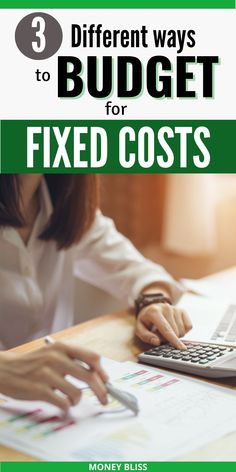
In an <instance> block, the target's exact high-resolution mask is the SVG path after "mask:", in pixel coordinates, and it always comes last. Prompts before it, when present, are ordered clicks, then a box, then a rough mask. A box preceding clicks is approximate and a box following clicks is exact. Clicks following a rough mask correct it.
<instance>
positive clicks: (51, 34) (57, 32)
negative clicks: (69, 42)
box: [15, 12, 63, 60]
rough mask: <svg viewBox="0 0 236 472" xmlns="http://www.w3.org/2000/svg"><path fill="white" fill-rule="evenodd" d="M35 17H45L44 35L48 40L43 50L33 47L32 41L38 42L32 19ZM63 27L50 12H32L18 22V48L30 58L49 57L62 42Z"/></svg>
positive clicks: (16, 35)
mask: <svg viewBox="0 0 236 472" xmlns="http://www.w3.org/2000/svg"><path fill="white" fill-rule="evenodd" d="M35 17H40V18H43V20H44V22H45V29H44V31H43V36H44V37H45V40H46V45H45V48H44V50H43V51H42V52H37V51H35V50H34V49H33V46H32V43H33V42H37V40H38V38H37V36H36V31H37V30H36V29H35V28H33V27H32V21H33V19H34V18H35ZM62 37H63V34H62V29H61V26H60V24H59V23H58V21H57V20H56V19H55V18H54V17H53V16H51V15H49V14H48V13H41V12H36V13H30V15H27V16H25V17H24V18H22V20H21V21H20V22H19V23H18V25H17V27H16V32H15V41H16V44H17V47H18V49H19V50H20V51H21V52H22V54H24V56H27V57H29V58H30V59H36V60H42V59H48V58H49V57H51V56H53V54H55V53H56V52H57V51H58V49H59V47H60V46H61V43H62Z"/></svg>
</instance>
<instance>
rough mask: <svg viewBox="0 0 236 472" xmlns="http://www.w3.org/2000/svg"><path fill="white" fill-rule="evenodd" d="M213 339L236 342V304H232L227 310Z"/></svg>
mask: <svg viewBox="0 0 236 472" xmlns="http://www.w3.org/2000/svg"><path fill="white" fill-rule="evenodd" d="M211 340H212V341H226V342H236V305H230V306H229V308H228V309H227V310H226V312H225V314H224V315H223V317H222V318H221V320H220V322H219V324H218V326H217V328H216V330H215V331H214V333H213V335H212V337H211Z"/></svg>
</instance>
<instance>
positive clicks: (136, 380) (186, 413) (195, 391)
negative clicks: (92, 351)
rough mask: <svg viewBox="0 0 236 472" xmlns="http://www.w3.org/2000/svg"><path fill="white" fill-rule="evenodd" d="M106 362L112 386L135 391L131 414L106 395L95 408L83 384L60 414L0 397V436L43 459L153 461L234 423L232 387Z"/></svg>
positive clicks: (222, 431)
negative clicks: (135, 402)
mask: <svg viewBox="0 0 236 472" xmlns="http://www.w3.org/2000/svg"><path fill="white" fill-rule="evenodd" d="M105 367H106V370H107V371H108V373H109V374H110V380H111V382H112V383H113V384H114V386H116V387H118V388H121V389H122V390H126V391H129V392H132V394H134V395H136V396H137V399H138V403H139V407H140V414H139V415H138V416H137V417H135V416H134V415H133V414H132V412H131V411H129V410H127V409H126V408H124V406H123V405H121V404H120V403H119V402H118V401H117V400H114V399H112V398H111V397H109V403H108V405H107V406H106V407H102V406H101V405H100V404H99V402H98V400H97V398H96V397H95V395H94V394H93V392H92V391H91V390H90V389H89V388H88V387H87V386H85V385H83V386H81V385H80V388H82V389H83V395H82V400H81V402H80V403H79V404H78V405H77V406H76V407H73V408H71V410H70V413H69V415H68V416H67V417H63V416H62V415H61V413H60V411H59V410H58V409H57V408H55V407H53V406H50V405H47V404H45V403H40V402H25V401H17V400H13V399H10V398H5V397H2V398H1V397H0V442H1V443H2V444H5V445H7V446H10V447H13V448H15V449H19V450H21V451H23V452H26V453H28V454H30V455H33V456H35V457H38V458H41V459H44V460H58V461H60V460H61V461H79V460H81V461H82V460H84V461H86V460H88V461H90V460H91V461H93V460H96V461H100V460H101V461H102V460H104V461H108V460H113V461H114V460H123V461H126V460H142V461H143V460H155V461H157V460H168V459H172V458H176V457H178V456H180V455H181V454H184V453H185V452H188V451H189V450H191V449H193V448H195V447H198V446H200V445H204V444H205V443H206V442H208V441H212V440H213V439H215V438H216V439H217V438H218V437H220V436H222V435H224V434H227V433H229V432H230V431H232V430H234V429H236V398H235V395H234V392H230V391H229V390H226V389H220V388H218V387H214V386H209V385H208V384H206V383H203V382H198V381H196V380H194V381H192V380H188V379H186V378H184V377H181V376H175V375H173V374H171V373H168V374H166V373H165V372H164V371H161V370H159V369H154V368H149V367H148V368H147V367H146V366H142V365H139V364H135V363H131V362H125V363H117V362H113V361H110V360H106V362H105ZM73 383H74V381H73ZM234 412H235V413H234ZM193 424H194V428H193V427H192V426H193ZM127 445H128V447H127Z"/></svg>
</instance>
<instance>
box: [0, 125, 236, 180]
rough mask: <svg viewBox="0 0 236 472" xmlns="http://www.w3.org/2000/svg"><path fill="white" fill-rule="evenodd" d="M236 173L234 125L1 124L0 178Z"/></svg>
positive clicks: (235, 135) (235, 133)
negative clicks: (21, 175)
mask: <svg viewBox="0 0 236 472" xmlns="http://www.w3.org/2000/svg"><path fill="white" fill-rule="evenodd" d="M87 172H90V173H236V120H155V121H154V120H80V121H76V120H30V121H25V120H17V121H14V120H12V121H7V120H6V121H2V122H1V173H55V174H57V173H87Z"/></svg>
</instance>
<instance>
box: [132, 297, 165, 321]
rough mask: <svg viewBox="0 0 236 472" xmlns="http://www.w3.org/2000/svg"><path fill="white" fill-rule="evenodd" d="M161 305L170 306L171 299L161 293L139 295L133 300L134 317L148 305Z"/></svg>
mask: <svg viewBox="0 0 236 472" xmlns="http://www.w3.org/2000/svg"><path fill="white" fill-rule="evenodd" d="M161 303H162V304H163V303H167V304H168V305H172V302H171V299H170V298H169V297H167V296H165V295H164V294H163V293H162V292H155V293H154V292H152V293H141V294H140V295H139V297H138V298H136V300H135V315H136V316H138V315H139V313H140V312H141V311H142V310H143V309H144V308H146V307H148V306H150V305H157V304H161Z"/></svg>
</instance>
